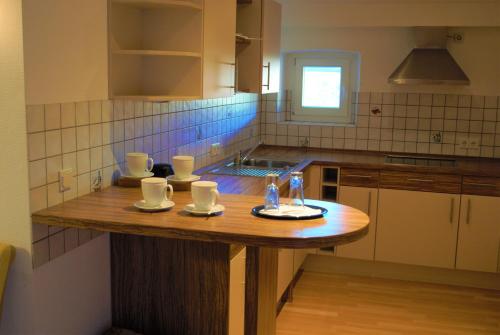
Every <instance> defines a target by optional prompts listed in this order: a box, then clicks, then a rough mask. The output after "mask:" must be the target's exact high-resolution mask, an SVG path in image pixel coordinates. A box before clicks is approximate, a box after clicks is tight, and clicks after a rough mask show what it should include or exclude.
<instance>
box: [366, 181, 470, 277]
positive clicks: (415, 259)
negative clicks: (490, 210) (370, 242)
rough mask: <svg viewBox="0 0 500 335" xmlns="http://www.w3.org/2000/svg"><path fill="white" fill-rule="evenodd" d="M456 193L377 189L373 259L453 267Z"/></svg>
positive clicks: (458, 200) (455, 236) (456, 227)
mask: <svg viewBox="0 0 500 335" xmlns="http://www.w3.org/2000/svg"><path fill="white" fill-rule="evenodd" d="M459 209H460V195H457V194H444V193H432V192H419V191H404V190H392V189H379V202H378V220H377V243H376V247H375V260H377V261H386V262H395V263H404V264H414V265H424V266H433V267H442V268H454V267H455V255H456V253H455V252H456V247H457V233H458V222H459Z"/></svg>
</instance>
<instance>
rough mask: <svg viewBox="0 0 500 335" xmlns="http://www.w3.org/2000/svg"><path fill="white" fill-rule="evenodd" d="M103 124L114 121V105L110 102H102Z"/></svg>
mask: <svg viewBox="0 0 500 335" xmlns="http://www.w3.org/2000/svg"><path fill="white" fill-rule="evenodd" d="M101 119H102V122H110V121H113V103H112V102H111V101H109V100H104V101H101Z"/></svg>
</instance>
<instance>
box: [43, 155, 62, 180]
mask: <svg viewBox="0 0 500 335" xmlns="http://www.w3.org/2000/svg"><path fill="white" fill-rule="evenodd" d="M61 169H62V156H54V157H49V158H47V183H54V182H56V181H58V180H59V170H61Z"/></svg>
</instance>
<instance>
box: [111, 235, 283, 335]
mask: <svg viewBox="0 0 500 335" xmlns="http://www.w3.org/2000/svg"><path fill="white" fill-rule="evenodd" d="M229 257H230V250H229V245H228V244H223V243H209V242H201V241H190V240H177V239H167V238H160V237H148V236H138V235H126V234H116V233H113V234H111V262H112V285H111V286H112V309H113V313H112V314H113V326H115V327H120V328H126V329H130V330H133V331H136V332H139V333H141V334H144V335H149V334H164V335H168V334H193V335H195V334H207V335H211V334H213V335H220V334H227V333H228V314H229V260H230V258H229ZM274 287H275V286H274Z"/></svg>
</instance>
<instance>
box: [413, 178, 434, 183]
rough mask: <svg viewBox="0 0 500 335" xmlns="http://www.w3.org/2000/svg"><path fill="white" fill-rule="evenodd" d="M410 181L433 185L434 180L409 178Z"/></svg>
mask: <svg viewBox="0 0 500 335" xmlns="http://www.w3.org/2000/svg"><path fill="white" fill-rule="evenodd" d="M408 181H416V182H420V183H432V182H434V180H432V179H419V178H408Z"/></svg>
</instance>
